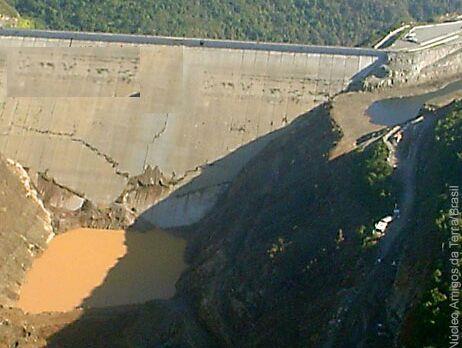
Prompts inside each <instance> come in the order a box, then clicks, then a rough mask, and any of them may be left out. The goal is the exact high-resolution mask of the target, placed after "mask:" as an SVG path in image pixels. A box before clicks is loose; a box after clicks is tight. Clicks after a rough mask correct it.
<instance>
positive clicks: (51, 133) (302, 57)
mask: <svg viewBox="0 0 462 348" xmlns="http://www.w3.org/2000/svg"><path fill="white" fill-rule="evenodd" d="M189 43H191V44H190V45H189ZM208 44H209V43H208ZM244 44H245V43H243V45H244ZM214 45H215V46H216V45H218V46H220V45H222V46H223V47H222V48H218V46H217V47H200V45H199V44H198V45H196V44H195V41H192V42H189V41H188V44H186V45H162V44H155V45H151V44H136V43H134V42H124V43H119V42H98V41H86V40H78V39H75V38H73V39H69V38H67V37H64V38H63V39H61V40H60V39H57V38H52V39H50V38H45V37H38V38H33V37H25V38H22V37H2V36H0V63H1V62H4V63H3V65H2V64H0V67H2V69H0V71H1V72H2V75H1V76H0V77H2V78H3V79H7V84H6V88H3V90H4V91H5V92H6V93H5V94H4V96H3V98H1V99H2V100H3V104H2V105H1V109H0V110H1V114H0V152H3V153H4V154H5V155H6V156H8V157H12V158H14V159H16V160H18V161H20V162H21V163H22V164H23V165H24V166H26V167H31V168H33V169H34V170H36V171H41V172H47V173H48V175H49V176H52V177H53V178H54V179H55V180H56V182H57V183H59V184H61V185H65V186H67V187H68V188H70V189H71V190H73V191H75V192H78V193H80V194H82V195H83V196H85V197H87V198H89V199H91V200H92V201H93V202H94V203H96V204H99V205H108V204H109V203H111V202H113V201H114V200H115V199H116V198H117V197H118V196H119V195H120V193H121V192H122V190H123V189H124V187H125V185H126V183H127V181H128V179H129V177H132V176H136V175H139V174H141V173H142V172H143V171H144V169H145V168H146V167H147V166H151V167H152V168H154V167H158V168H159V170H160V171H161V172H162V173H163V174H164V175H165V176H166V177H171V178H174V179H175V180H180V181H179V183H178V184H177V186H175V188H177V191H175V192H173V193H172V194H171V195H170V196H169V197H166V198H165V199H164V200H163V201H162V202H159V204H157V205H156V206H155V207H153V208H151V209H150V211H149V214H146V215H145V216H144V218H146V217H148V219H150V220H152V221H153V222H154V223H157V224H160V225H162V226H175V225H178V224H186V223H191V222H194V221H197V219H199V218H200V217H201V216H203V214H204V213H205V212H206V211H207V210H208V209H209V208H210V207H211V206H213V204H214V203H215V200H216V198H217V196H218V194H219V193H220V192H222V191H223V190H224V188H225V187H226V186H227V185H228V183H229V182H230V181H231V180H232V179H233V178H234V176H235V175H236V174H237V173H238V172H239V170H240V169H241V168H242V166H243V165H244V164H245V163H246V162H247V161H248V160H249V159H250V158H252V156H253V155H255V154H256V153H257V152H258V151H260V150H261V149H262V148H263V147H264V146H265V145H266V143H267V142H268V141H269V140H270V139H271V138H272V136H273V135H274V134H275V133H274V131H276V130H278V129H280V128H282V127H284V126H286V125H287V124H289V123H290V122H291V121H293V120H294V119H295V118H296V117H298V116H299V115H301V114H304V113H306V112H308V111H309V110H310V109H312V108H313V107H315V106H316V105H319V104H320V103H322V102H323V101H325V100H326V99H327V98H328V97H329V96H332V95H334V94H336V93H338V92H340V91H341V90H342V89H344V88H345V87H347V86H348V84H349V83H350V82H351V79H352V77H353V76H354V75H356V74H358V73H359V72H360V71H361V70H364V69H367V68H368V67H369V66H370V65H371V64H373V63H374V62H375V61H376V60H377V59H378V58H377V56H374V55H372V54H371V52H368V51H364V53H365V54H366V55H365V56H362V55H360V53H359V52H360V51H356V50H352V51H351V52H350V51H349V50H347V49H345V50H343V51H342V49H337V50H340V51H342V52H343V54H339V52H337V51H336V50H334V49H326V50H327V51H326V53H323V51H322V50H321V49H320V48H317V47H313V48H312V49H308V48H307V47H299V48H297V49H295V48H294V47H293V50H292V51H291V50H289V48H290V47H289V48H288V47H285V46H284V47H282V46H277V45H276V46H274V50H268V49H261V47H260V46H258V45H257V46H249V47H255V49H244V48H239V45H238V46H235V45H234V44H233V43H226V42H224V43H223V42H214V43H213V45H212V43H210V46H214ZM236 45H237V44H236ZM245 45H247V44H245ZM245 45H244V46H245ZM69 46H71V47H69ZM38 47H42V48H38ZM220 47H221V46H220ZM265 47H266V46H265ZM349 52H350V53H351V54H349ZM2 57H3V58H4V59H3V60H2ZM130 95H137V97H129V96H130ZM197 175H199V176H197ZM193 178H194V179H193Z"/></svg>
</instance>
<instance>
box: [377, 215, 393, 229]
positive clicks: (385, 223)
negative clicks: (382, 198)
mask: <svg viewBox="0 0 462 348" xmlns="http://www.w3.org/2000/svg"><path fill="white" fill-rule="evenodd" d="M392 221H393V217H392V216H390V215H388V216H385V217H384V218H382V219H380V221H379V222H377V223H376V224H375V230H376V232H380V233H382V234H383V233H385V230H386V229H387V227H388V224H389V223H390V222H392Z"/></svg>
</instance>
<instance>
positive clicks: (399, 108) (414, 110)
mask: <svg viewBox="0 0 462 348" xmlns="http://www.w3.org/2000/svg"><path fill="white" fill-rule="evenodd" d="M460 90H462V80H460V81H456V82H453V83H450V84H448V85H447V86H445V87H443V88H441V89H439V90H436V91H433V92H429V93H425V94H420V95H416V96H412V97H403V98H389V99H382V100H378V101H376V102H374V103H373V104H372V105H371V106H370V107H369V108H368V110H367V114H368V116H369V117H370V119H371V122H372V123H373V124H379V125H384V126H394V125H396V124H399V123H403V122H406V121H408V120H410V119H413V118H415V117H416V116H417V115H418V114H419V111H420V109H421V108H422V106H423V105H424V104H425V103H426V102H428V101H430V100H431V99H435V98H438V97H443V96H446V95H448V94H451V93H453V92H457V91H460Z"/></svg>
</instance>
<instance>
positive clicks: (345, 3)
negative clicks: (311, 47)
mask: <svg viewBox="0 0 462 348" xmlns="http://www.w3.org/2000/svg"><path fill="white" fill-rule="evenodd" d="M9 2H10V3H11V4H12V5H13V6H15V8H16V9H17V10H18V11H19V12H20V13H21V14H22V15H26V16H29V17H33V18H35V19H36V20H37V21H38V22H39V23H40V22H41V23H44V25H45V26H46V27H48V28H51V29H66V30H85V31H103V32H123V33H143V34H155V35H171V36H191V37H209V38H226V39H245V40H262V41H281V42H298V43H310V44H329V45H336V44H337V45H357V44H360V43H361V42H363V41H364V40H366V39H368V38H370V37H371V36H374V33H375V34H377V33H379V32H381V31H384V30H386V29H387V28H389V27H390V26H393V25H396V24H398V23H400V22H401V21H408V20H416V21H424V20H429V19H431V18H434V17H436V16H440V15H442V14H445V13H447V12H454V11H461V10H462V2H461V1H454V0H399V1H396V0H392V1H384V0H232V1H231V0H227V1H223V0H155V1H150V0H130V1H127V0H99V1H89V0H9Z"/></svg>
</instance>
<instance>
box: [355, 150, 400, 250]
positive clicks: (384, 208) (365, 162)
mask: <svg viewBox="0 0 462 348" xmlns="http://www.w3.org/2000/svg"><path fill="white" fill-rule="evenodd" d="M356 155H357V156H358V157H359V158H358V159H357V163H358V165H357V167H356V168H355V170H356V173H355V176H356V177H357V178H358V179H359V180H357V189H356V191H357V197H358V198H360V199H361V201H363V202H368V207H369V208H368V210H369V211H370V214H371V218H370V220H369V221H368V223H367V226H364V225H362V226H360V227H359V229H358V231H357V232H358V233H359V235H360V236H361V239H362V243H363V246H364V247H370V246H373V245H375V244H376V238H375V236H374V235H373V234H372V232H373V230H374V223H376V222H377V221H378V220H379V219H381V218H382V217H383V216H384V215H385V214H387V213H390V212H391V211H392V209H393V203H394V199H393V192H394V191H396V190H395V189H393V186H394V183H393V182H392V177H391V174H392V173H393V168H392V167H391V166H390V164H389V163H388V161H387V158H388V149H387V146H386V145H385V143H384V142H383V141H378V142H376V143H374V144H372V145H371V146H369V147H368V148H366V149H365V150H358V151H357V154H356Z"/></svg>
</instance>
